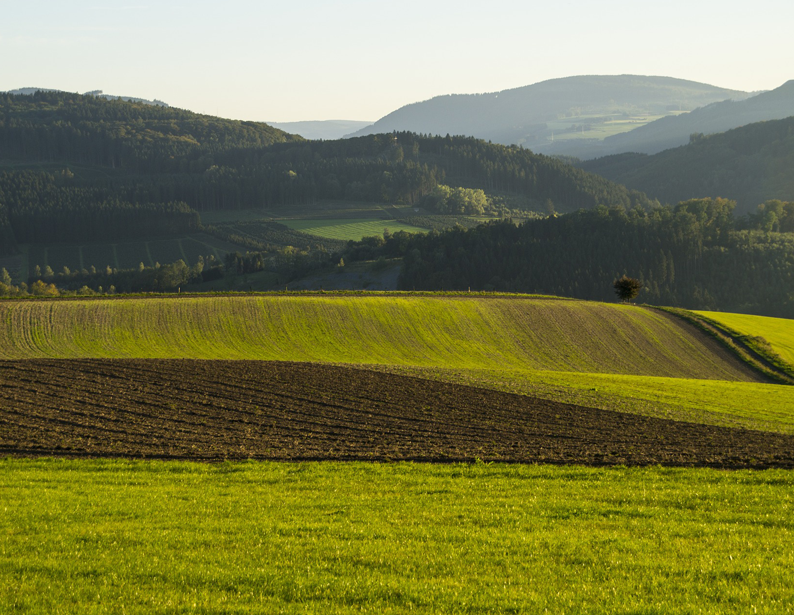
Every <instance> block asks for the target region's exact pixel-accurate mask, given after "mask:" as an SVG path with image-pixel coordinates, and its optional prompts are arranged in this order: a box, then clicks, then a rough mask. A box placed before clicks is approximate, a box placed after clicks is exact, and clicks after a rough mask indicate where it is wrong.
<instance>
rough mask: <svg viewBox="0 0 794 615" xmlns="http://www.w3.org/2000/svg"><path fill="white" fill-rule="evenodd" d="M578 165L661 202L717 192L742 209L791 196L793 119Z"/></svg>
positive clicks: (793, 197)
mask: <svg viewBox="0 0 794 615" xmlns="http://www.w3.org/2000/svg"><path fill="white" fill-rule="evenodd" d="M792 83H793V84H794V82H792ZM579 166H580V167H581V168H583V169H585V170H587V171H591V172H593V173H598V174H600V175H603V176H604V177H606V178H608V179H611V180H613V181H615V182H619V183H621V184H625V185H626V186H629V187H632V188H635V189H636V190H641V191H643V192H645V193H647V194H648V195H650V196H653V197H655V198H657V199H659V200H660V201H662V202H667V203H676V202H678V201H682V200H685V199H688V198H691V197H693V196H697V197H707V196H711V197H718V196H719V197H725V198H729V199H733V200H735V201H737V203H738V211H739V213H745V212H749V211H753V210H754V209H755V207H756V206H757V205H758V204H759V203H762V202H764V201H767V200H769V199H780V200H784V201H790V200H794V173H792V168H794V117H789V118H786V119H783V120H774V121H769V122H758V123H755V124H750V125H748V126H743V127H741V128H736V129H734V130H730V131H728V132H725V133H720V134H715V135H706V136H703V135H693V137H692V140H691V142H690V143H689V144H688V145H685V146H683V147H678V148H675V149H670V150H666V151H664V152H660V153H658V154H656V155H653V156H646V155H644V154H620V155H616V156H607V157H605V158H599V159H596V160H589V161H586V162H582V163H580V165H579Z"/></svg>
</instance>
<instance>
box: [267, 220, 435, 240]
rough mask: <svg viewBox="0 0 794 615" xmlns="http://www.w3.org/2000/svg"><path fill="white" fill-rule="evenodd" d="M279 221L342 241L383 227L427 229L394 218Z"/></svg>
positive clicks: (373, 233) (372, 232) (419, 231)
mask: <svg viewBox="0 0 794 615" xmlns="http://www.w3.org/2000/svg"><path fill="white" fill-rule="evenodd" d="M279 222H280V223H281V224H283V225H285V226H288V227H290V228H291V229H295V230H296V231H303V232H304V233H309V234H310V235H317V236H318V237H327V238H328V239H341V240H344V241H349V240H353V241H360V240H361V239H362V238H363V237H368V236H371V235H383V231H384V229H389V231H391V232H392V233H396V232H397V231H406V232H408V233H426V232H427V229H424V228H419V227H418V226H409V225H407V224H403V223H402V222H397V221H396V220H372V219H368V218H358V219H351V220H339V219H337V220H279Z"/></svg>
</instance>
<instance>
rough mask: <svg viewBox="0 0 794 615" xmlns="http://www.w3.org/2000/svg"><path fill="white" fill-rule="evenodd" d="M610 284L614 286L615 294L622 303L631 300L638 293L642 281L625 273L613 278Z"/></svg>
mask: <svg viewBox="0 0 794 615" xmlns="http://www.w3.org/2000/svg"><path fill="white" fill-rule="evenodd" d="M612 286H614V287H615V294H617V296H618V297H619V298H620V300H621V301H622V302H623V303H626V302H628V301H631V300H632V299H634V297H636V296H637V295H638V294H639V293H640V289H641V288H642V282H640V281H639V280H638V279H637V278H630V277H629V276H627V275H625V274H624V275H623V277H621V278H618V279H617V280H615V282H614V284H612Z"/></svg>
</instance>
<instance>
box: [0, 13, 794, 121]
mask: <svg viewBox="0 0 794 615" xmlns="http://www.w3.org/2000/svg"><path fill="white" fill-rule="evenodd" d="M0 6H2V8H3V9H4V12H5V14H6V19H5V20H3V23H2V24H0V53H2V55H3V57H6V58H11V59H12V61H10V62H7V63H6V65H5V66H4V67H3V71H2V72H1V73H0V90H13V89H17V88H23V87H43V88H53V89H60V90H65V91H70V92H86V91H91V90H97V89H101V90H103V91H104V92H105V93H107V94H113V95H119V96H134V97H139V98H146V99H159V100H163V101H165V102H166V103H168V104H169V105H172V106H174V107H180V108H185V109H190V110H192V111H197V112H200V113H208V114H212V115H218V116H221V117H227V118H232V119H240V120H255V121H268V122H280V123H285V122H297V121H312V120H359V121H375V120H377V119H379V118H381V117H383V116H384V115H386V114H388V113H390V112H392V111H394V110H395V109H398V108H399V107H401V106H404V105H406V104H410V103H414V102H418V101H422V100H427V99H430V98H433V97H435V96H439V95H445V94H473V93H484V92H496V91H501V90H506V89H512V88H517V87H522V86H526V85H530V84H533V83H537V82H540V81H545V80H548V79H555V78H562V77H567V76H576V75H618V74H635V75H653V76H665V77H674V78H678V79H687V80H691V81H698V82H702V83H708V84H710V85H714V86H718V87H723V88H729V89H736V90H744V91H758V90H770V89H774V88H777V87H779V86H780V85H782V84H783V83H784V82H786V81H788V80H789V79H791V78H793V77H794V75H792V72H791V69H790V67H791V66H792V64H794V62H792V60H794V51H792V50H791V48H790V46H789V45H788V26H789V24H790V23H792V21H794V5H793V4H792V3H790V2H784V1H781V0H759V2H756V3H754V4H753V6H752V7H750V8H748V7H747V5H745V4H744V3H742V4H740V3H738V2H734V3H726V2H716V1H713V0H701V1H694V2H684V1H683V0H672V1H671V2H669V3H668V4H667V5H665V7H664V9H658V8H649V7H645V6H638V5H637V4H636V3H631V2H628V1H627V0H605V2H603V3H599V4H598V5H593V3H589V2H584V1H583V0H570V1H568V2H563V3H558V4H556V5H554V6H550V5H548V4H546V3H543V4H539V3H532V2H530V3H527V2H517V1H514V0H495V2H492V3H489V5H488V6H482V5H481V4H479V3H477V4H475V3H460V2H455V3H453V2H449V1H448V0H443V1H436V2H432V1H431V2H418V1H416V0H406V1H405V2H401V3H386V4H383V5H378V6H377V8H373V5H372V4H371V3H365V2H363V1H360V0H347V1H344V2H336V3H327V2H326V3H321V2H318V1H317V0H309V1H307V2H304V3H303V4H302V6H301V7H300V8H298V9H295V8H292V7H290V6H285V5H284V4H282V3H273V2H251V1H248V0H246V1H243V0H236V1H234V0H232V1H231V2H227V3H225V4H224V5H223V6H222V7H221V6H219V5H217V4H216V3H211V2H207V1H206V0H199V1H197V2H194V3H192V4H189V5H188V4H185V3H183V2H178V1H173V0H166V1H164V2H161V3H158V4H157V5H154V4H147V3H146V2H145V0H144V2H141V3H137V4H133V3H130V2H105V3H104V4H102V5H100V4H98V3H97V2H90V1H88V0H76V1H75V2H72V3H69V5H68V6H67V5H64V4H63V3H58V2H54V1H53V0H31V1H29V2H26V3H24V4H21V3H17V2H9V1H5V2H0ZM770 17H773V18H770Z"/></svg>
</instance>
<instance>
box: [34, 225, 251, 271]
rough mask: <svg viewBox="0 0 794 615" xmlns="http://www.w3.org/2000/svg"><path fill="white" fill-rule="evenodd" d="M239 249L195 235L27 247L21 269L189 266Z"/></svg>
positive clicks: (57, 269) (226, 243) (221, 259)
mask: <svg viewBox="0 0 794 615" xmlns="http://www.w3.org/2000/svg"><path fill="white" fill-rule="evenodd" d="M239 249H240V248H239V246H236V245H234V244H231V243H228V242H225V241H223V240H220V239H218V238H216V237H212V236H210V235H205V234H203V233H198V234H195V235H186V236H182V237H176V238H164V239H152V240H149V241H120V242H114V243H86V244H55V245H43V244H30V245H27V246H24V254H25V256H26V258H25V260H26V263H25V266H26V269H27V271H28V275H32V274H33V270H34V268H35V267H36V265H38V266H39V267H41V269H42V271H43V270H44V268H45V267H47V266H49V267H51V268H52V270H53V271H54V272H55V273H60V272H61V271H63V268H64V267H68V268H69V269H70V270H72V271H75V270H80V269H89V268H90V267H92V266H93V267H96V268H97V269H98V270H102V269H105V268H106V267H110V268H112V269H132V268H135V267H137V266H138V265H139V264H140V263H143V264H144V265H146V266H147V267H153V266H154V265H155V263H160V264H161V265H165V264H168V263H173V262H175V261H178V260H180V259H182V260H184V261H185V262H186V263H188V264H190V265H192V264H195V262H196V261H197V260H198V257H199V256H202V257H204V258H206V257H207V256H210V255H213V256H215V258H216V259H218V260H219V261H221V262H222V261H223V258H224V256H225V255H226V253H227V252H230V251H231V252H233V251H235V250H239Z"/></svg>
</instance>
